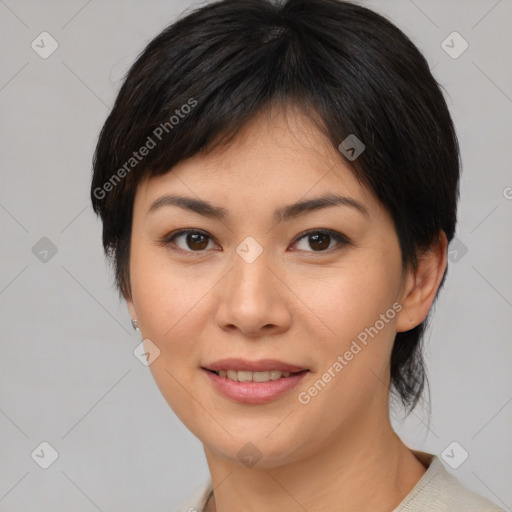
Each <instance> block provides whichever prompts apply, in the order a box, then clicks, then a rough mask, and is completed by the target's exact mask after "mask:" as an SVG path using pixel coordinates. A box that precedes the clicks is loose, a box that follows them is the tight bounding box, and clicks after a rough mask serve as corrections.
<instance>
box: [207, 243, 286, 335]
mask: <svg viewBox="0 0 512 512" xmlns="http://www.w3.org/2000/svg"><path fill="white" fill-rule="evenodd" d="M269 260H270V258H267V257H266V255H265V252H263V253H262V254H261V255H260V256H259V257H258V258H257V259H256V260H255V261H252V262H248V261H246V260H244V259H243V258H242V257H240V256H238V254H237V255H235V257H234V262H233V268H232V269H231V271H230V272H228V274H227V275H226V277H225V280H224V282H223V283H222V285H221V287H220V292H219V295H218V300H219V303H218V308H217V310H216V322H217V325H218V326H219V327H220V328H221V329H223V330H225V331H237V332H239V333H242V334H243V335H244V336H246V337H252V338H254V337H261V336H269V335H271V334H276V333H280V332H284V331H286V330H287V329H288V328H289V327H290V323H291V318H292V315H291V311H290V308H289V305H290V300H289V297H290V291H289V289H288V288H287V287H286V286H285V284H284V283H283V278H282V277H281V276H279V270H278V269H277V268H272V267H271V262H270V261H269Z"/></svg>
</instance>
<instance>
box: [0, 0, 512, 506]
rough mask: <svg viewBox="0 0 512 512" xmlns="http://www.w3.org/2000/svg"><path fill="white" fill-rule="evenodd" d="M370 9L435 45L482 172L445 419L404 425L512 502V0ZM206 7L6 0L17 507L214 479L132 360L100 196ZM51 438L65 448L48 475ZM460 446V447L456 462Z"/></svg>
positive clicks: (170, 495) (8, 441)
mask: <svg viewBox="0 0 512 512" xmlns="http://www.w3.org/2000/svg"><path fill="white" fill-rule="evenodd" d="M364 4H365V5H368V6H370V7H374V8H375V9H376V10H378V11H379V12H381V13H384V14H385V15H387V16H388V17H389V18H390V19H391V20H392V21H394V22H395V23H396V24H397V25H398V26H399V27H400V28H402V29H403V30H404V31H405V32H406V33H407V34H408V35H409V36H410V37H411V38H412V39H413V41H414V42H415V43H416V44H417V45H418V46H419V47H420V49H421V50H422V51H423V52H424V53H425V56H426V58H427V60H428V61H429V63H430V65H431V67H432V69H433V72H434V74H435V76H436V78H437V80H438V81H439V82H440V83H441V84H442V85H443V87H444V88H445V90H446V98H447V101H448V104H449V107H450V109H451V111H452V114H453V116H454V120H455V123H456V125H457V129H458V134H459V138H460V142H461V149H462V156H463V163H464V173H463V178H462V184H461V203H460V214H459V224H458V231H457V241H456V242H455V243H454V244H452V246H451V251H450V259H451V262H450V267H449V274H448V276H449V277H448V280H447V283H446V286H445V289H444V290H443V292H442V294H441V296H440V299H439V301H438V303H437V308H436V309H437V312H436V314H435V316H434V319H433V322H432V327H431V329H430V331H429V333H428V336H427V338H426V356H427V359H428V364H429V376H430V382H431V398H432V416H431V421H430V423H429V421H428V414H427V411H426V409H425V408H423V409H422V408H421V407H420V408H418V409H417V410H416V411H415V412H414V413H413V414H412V415H411V416H410V417H409V418H408V419H407V420H405V421H401V415H400V413H399V412H394V413H393V415H394V420H393V421H394V424H395V427H396V429H397V430H398V433H399V434H400V435H401V436H402V437H403V439H404V440H405V441H406V442H407V443H408V444H409V445H410V446H411V447H414V448H416V449H421V450H425V451H431V452H433V453H436V454H438V455H439V456H441V454H442V453H443V451H444V450H445V448H446V447H447V446H448V445H450V443H452V442H453V441H456V442H457V443H459V445H460V447H462V449H464V450H466V451H467V452H468V453H469V457H468V458H467V460H465V461H464V462H463V463H462V464H461V465H460V467H459V468H458V469H451V468H450V467H449V466H448V465H447V464H445V465H446V467H447V468H448V469H449V470H450V471H451V472H452V473H453V474H455V475H456V476H457V477H458V478H459V479H460V480H462V481H463V482H464V483H465V484H466V485H467V486H469V487H470V488H472V489H473V490H475V491H477V492H478V493H480V494H483V495H485V496H487V497H489V498H491V499H492V500H493V501H495V502H496V503H498V504H499V505H500V506H501V507H503V508H506V509H507V510H510V507H511V506H512V486H511V485H510V483H511V479H512V436H511V435H510V432H511V431H512V429H511V426H512V376H511V372H510V362H511V355H512V344H511V343H510V341H511V336H510V325H509V324H510V319H511V318H512V315H511V313H512V270H511V265H510V256H511V253H512V237H511V231H510V224H511V222H510V221H511V219H512V199H511V198H512V188H510V187H512V174H511V170H510V153H509V151H510V141H511V136H512V69H511V66H510V62H511V55H510V54H511V50H512V32H511V31H510V23H511V21H512V1H511V0H501V1H496V0H473V1H468V0H459V1H450V2H446V1H441V0H436V1H432V0H430V1H426V0H415V1H412V0H393V1H392V0H386V1H382V0H381V1H371V2H364ZM195 5H198V4H197V3H196V4H195ZM190 6H191V2H190V1H189V0H183V1H181V0H172V1H155V2H151V3H149V2H146V3H143V2H135V1H130V2H121V1H119V0H111V1H100V0H92V1H89V2H87V1H84V0H76V1H75V0H74V1H66V2H64V1H61V2H59V1H56V0H52V1H44V2H43V1H35V0H34V1H28V0H25V1H22V0H18V1H16V0H5V1H1V0H0V40H1V44H0V53H1V62H2V66H1V68H0V116H1V133H0V138H1V141H2V146H1V151H0V173H1V187H0V229H1V233H0V234H1V241H2V242H1V246H0V339H1V353H2V355H1V358H0V434H1V452H0V510H1V511H24V512H31V511H37V512H45V511H50V510H51V511H53V512H58V511H64V510H73V511H77V512H81V511H83V512H88V511H95V510H101V511H105V512H106V511H123V512H131V511H134V512H135V511H137V512H143V511H150V510H151V511H172V510H174V509H175V508H176V507H177V506H178V505H179V504H180V503H181V502H182V501H183V499H184V498H185V497H186V496H187V495H189V494H190V493H191V492H192V491H193V490H194V489H195V488H196V486H197V485H198V484H199V483H200V482H201V481H203V480H204V479H206V478H207V477H208V471H207V466H206V462H205V459H204V455H203V452H202V446H201V444H200V442H199V441H198V440H197V439H195V438H194V437H193V436H192V435H191V434H190V433H189V432H188V431H187V430H186V429H185V428H184V427H183V426H182V424H181V423H180V421H179V420H178V419H177V418H176V417H175V415H174V413H173V412H172V411H171V410H170V408H169V407H168V406H167V404H166V402H165V401H164V399H163V398H162V397H161V395H160V392H159V391H158V389H157V387H156V385H155V384H154V382H153V380H152V377H151V374H150V371H149V368H147V367H145V366H144V365H142V364H141V363H140V362H139V361H138V360H137V359H136V358H135V357H134V355H133V353H132V351H133V349H134V348H135V347H136V346H137V345H138V344H139V341H140V340H139V339H138V336H137V334H136V333H134V332H133V331H132V330H131V326H130V322H129V316H128V314H127V311H126V308H125V306H124V304H123V303H120V302H119V300H118V298H117V295H116V292H115V291H114V289H113V286H112V284H111V283H112V279H111V274H110V272H109V269H108V266H107V264H106V263H105V260H104V258H103V254H102V249H101V243H100V237H101V226H100V223H99V221H98V220H97V219H96V218H95V217H94V215H93V213H92V210H91V208H90V206H89V198H88V193H89V180H90V172H91V157H92V153H93V150H94V146H95V142H96V139H97V136H98V133H99V130H100V128H101V125H102V123H103V122H104V120H105V118H106V116H107V114H108V112H109V109H110V107H111V105H112V104H113V100H114V98H115V95H116V92H117V91H118V89H119V86H120V80H121V78H122V76H123V73H124V72H125V71H126V70H127V68H128V66H129V64H130V63H131V62H132V61H133V60H134V58H135V57H136V56H137V54H138V53H139V52H140V51H141V50H142V48H143V47H144V46H145V44H146V43H147V42H148V41H149V39H151V38H152V37H153V36H155V35H156V34H157V33H158V32H159V31H160V30H161V29H163V28H164V26H166V25H167V24H168V23H170V22H171V21H173V20H174V19H175V17H176V16H177V15H179V14H180V13H182V12H183V11H184V10H185V9H187V8H190ZM43 31H47V32H48V33H50V34H51V36H52V37H53V38H54V39H55V40H56V41H57V42H58V45H59V46H58V49H57V50H56V51H55V52H54V53H53V54H52V55H51V56H50V57H48V58H46V59H43V58H41V57H40V55H39V54H38V53H36V51H34V50H33V49H32V47H31V43H32V41H34V40H35V41H36V43H37V42H38V41H40V39H38V36H39V34H40V33H41V32H43ZM453 31H457V32H459V33H460V34H461V35H462V37H463V38H464V39H465V40H467V42H468V43H469V48H468V49H467V50H466V51H465V52H464V53H463V54H462V55H460V56H459V57H458V58H456V59H455V58H452V57H451V56H450V55H448V54H447V53H446V51H445V50H444V49H443V47H442V46H441V43H442V41H443V40H445V38H446V37H447V36H448V35H449V34H450V33H452V32H453ZM39 44H40V46H42V44H41V43H39ZM448 44H450V45H451V46H454V50H457V49H460V48H461V46H460V40H459V41H455V42H454V43H451V42H450V40H448ZM49 47H50V46H49V40H46V43H45V48H46V49H48V48H49ZM454 50H453V49H452V51H454ZM507 187H509V188H507ZM43 237H47V238H48V239H49V240H51V243H52V244H54V246H55V248H56V249H57V252H56V253H55V254H53V252H54V251H55V248H53V246H52V245H51V244H49V242H48V241H47V240H43V241H40V240H41V239H42V238H43ZM36 244H38V245H36ZM34 246H35V249H33V248H34ZM52 248H53V252H52ZM45 250H46V251H48V252H46V253H45V252H44V251H45ZM466 251H467V252H466ZM43 441H46V442H48V443H49V444H50V445H51V446H52V447H53V448H54V449H55V450H56V451H57V452H58V458H57V459H56V461H55V462H54V463H53V464H52V465H50V467H48V468H47V469H42V468H41V467H40V465H39V463H41V461H43V459H44V458H45V457H46V460H47V461H48V460H49V459H48V457H50V451H49V450H48V449H47V448H44V446H43V448H41V447H40V446H39V445H40V443H41V442H43ZM460 447H459V446H456V447H455V449H454V451H453V452H450V450H448V453H450V455H451V457H452V460H453V459H458V460H460V457H461V454H463V452H462V451H461V450H462V449H461V448H460ZM34 450H36V452H35V453H36V455H34V457H32V456H31V454H32V453H33V452H34ZM41 450H43V451H41ZM37 454H39V457H38V456H37ZM444 460H445V462H446V460H447V459H446V458H445V459H444ZM36 461H37V462H38V463H36Z"/></svg>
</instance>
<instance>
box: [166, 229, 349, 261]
mask: <svg viewBox="0 0 512 512" xmlns="http://www.w3.org/2000/svg"><path fill="white" fill-rule="evenodd" d="M317 233H321V234H324V235H328V236H331V237H332V238H334V239H335V240H337V241H338V245H337V246H335V247H331V249H327V250H325V251H305V252H311V253H313V254H317V255H321V254H326V253H329V252H331V251H332V250H335V249H336V248H338V246H343V245H352V242H351V240H350V239H349V238H348V237H347V236H346V235H344V234H343V233H340V232H338V231H334V230H332V229H326V228H311V229H308V230H306V231H303V232H302V233H300V234H299V235H297V236H296V237H295V239H294V240H293V242H292V245H294V244H296V243H297V242H299V241H301V240H302V239H303V238H306V237H307V236H308V235H313V234H317ZM187 234H200V235H204V236H206V237H207V238H209V239H210V240H212V241H213V242H214V243H217V242H216V240H215V238H214V237H213V236H211V235H210V234H209V233H208V232H207V231H204V230H202V229H197V228H186V229H180V230H177V231H174V232H172V233H170V234H169V235H166V236H165V237H164V238H162V239H161V240H160V242H159V243H160V244H161V245H163V246H168V245H170V244H171V243H172V242H173V240H174V239H175V238H177V237H178V236H181V235H187ZM173 250H176V251H178V252H181V253H186V254H194V253H197V254H200V253H203V252H206V250H201V251H192V250H185V249H182V248H181V247H175V248H173Z"/></svg>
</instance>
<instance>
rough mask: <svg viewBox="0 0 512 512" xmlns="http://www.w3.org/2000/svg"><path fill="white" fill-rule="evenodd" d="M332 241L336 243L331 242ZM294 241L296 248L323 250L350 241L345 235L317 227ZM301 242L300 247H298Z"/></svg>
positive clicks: (311, 250)
mask: <svg viewBox="0 0 512 512" xmlns="http://www.w3.org/2000/svg"><path fill="white" fill-rule="evenodd" d="M332 242H337V243H334V244H332ZM296 243H297V246H298V249H300V250H302V251H308V252H325V251H327V249H332V248H333V247H335V246H336V245H340V246H343V245H348V244H349V243H350V241H349V239H348V238H347V237H346V236H344V235H342V234H341V233H337V232H336V231H330V230H318V229H317V230H311V231H309V232H307V233H306V234H303V235H302V236H301V237H300V238H299V239H298V240H297V242H296ZM301 244H302V247H300V245H301Z"/></svg>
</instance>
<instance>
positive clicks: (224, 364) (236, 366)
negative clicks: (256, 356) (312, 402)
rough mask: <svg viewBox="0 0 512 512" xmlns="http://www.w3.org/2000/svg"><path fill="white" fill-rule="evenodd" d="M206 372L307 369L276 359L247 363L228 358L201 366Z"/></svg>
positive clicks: (291, 371) (298, 370) (295, 371)
mask: <svg viewBox="0 0 512 512" xmlns="http://www.w3.org/2000/svg"><path fill="white" fill-rule="evenodd" d="M203 368H205V369H206V370H213V371H215V372H218V371H219V370H242V371H246V372H266V371H270V370H279V371H282V372H290V373H297V372H301V371H303V370H307V369H308V368H304V367H301V366H296V365H292V364H289V363H285V362H283V361H278V360H277V359H260V360H259V361H249V360H247V359H239V358H228V359H220V360H219V361H215V362H214V363H211V364H207V365H205V366H203Z"/></svg>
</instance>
